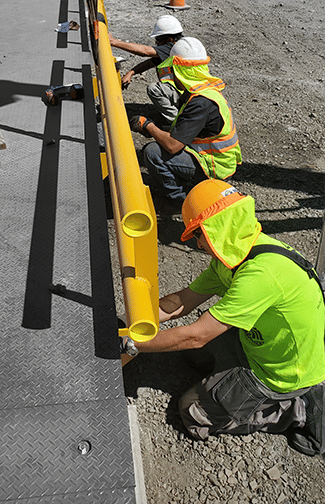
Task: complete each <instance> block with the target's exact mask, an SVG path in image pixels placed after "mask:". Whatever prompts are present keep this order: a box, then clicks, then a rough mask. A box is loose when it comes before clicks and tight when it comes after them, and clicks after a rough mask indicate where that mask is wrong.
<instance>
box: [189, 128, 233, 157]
mask: <svg viewBox="0 0 325 504" xmlns="http://www.w3.org/2000/svg"><path fill="white" fill-rule="evenodd" d="M190 145H191V147H192V148H193V149H195V150H196V151H197V152H199V153H200V154H212V153H213V152H227V151H228V150H230V149H232V147H235V145H238V136H237V132H236V126H235V127H234V128H233V130H232V132H231V134H230V135H226V136H222V137H208V138H195V139H194V140H193V142H192V143H191V144H190Z"/></svg>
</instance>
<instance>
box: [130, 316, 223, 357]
mask: <svg viewBox="0 0 325 504" xmlns="http://www.w3.org/2000/svg"><path fill="white" fill-rule="evenodd" d="M230 327H231V325H228V324H224V323H222V322H219V320H217V319H215V318H214V317H213V316H212V315H211V314H210V313H209V312H205V313H203V315H201V317H200V318H199V319H198V320H197V321H196V322H193V324H190V325H187V326H178V327H172V328H170V329H165V330H164V331H159V332H158V333H157V335H156V336H155V337H154V338H153V339H152V340H150V341H147V342H143V343H138V342H136V343H135V346H136V347H137V348H138V350H139V351H140V352H144V353H149V352H176V351H180V350H191V349H194V348H202V347H203V346H204V345H206V344H207V343H208V342H209V341H211V340H213V339H214V338H216V337H217V336H219V335H220V334H222V333H224V332H225V331H227V329H230Z"/></svg>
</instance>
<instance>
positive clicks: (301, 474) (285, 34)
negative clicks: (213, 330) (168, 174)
mask: <svg viewBox="0 0 325 504" xmlns="http://www.w3.org/2000/svg"><path fill="white" fill-rule="evenodd" d="M167 3H168V2H166V3H164V2H160V1H153V0H128V2H120V1H117V0H110V1H108V0H107V1H106V10H107V14H108V18H109V20H111V21H110V22H109V29H110V31H112V32H113V34H114V35H115V36H116V37H117V38H120V39H122V40H129V41H133V42H139V43H146V44H151V43H152V39H150V38H149V37H148V34H149V33H150V32H151V30H152V27H153V25H154V23H155V21H156V19H157V18H158V16H160V15H163V14H166V13H167V14H174V15H175V16H176V17H177V18H178V19H179V20H180V22H181V23H182V25H183V27H184V33H185V35H189V36H194V37H197V38H199V39H200V40H201V41H202V42H203V44H204V45H205V47H206V49H207V52H208V54H209V55H210V56H211V63H210V65H209V67H210V71H211V73H212V74H214V75H216V76H218V77H221V78H222V79H223V80H224V81H225V83H226V88H225V91H224V94H225V97H226V98H227V100H228V101H229V103H230V104H231V106H232V109H233V113H234V117H235V121H236V124H237V131H238V136H239V141H240V144H241V147H242V154H243V165H242V166H241V167H239V168H238V171H237V173H236V175H235V177H234V179H235V180H234V185H236V187H238V188H239V189H240V190H241V191H242V192H244V193H246V194H251V195H252V196H253V197H254V198H255V199H256V211H257V216H258V219H259V220H260V222H261V223H262V225H263V230H264V232H266V233H268V234H270V235H272V236H274V237H276V238H278V239H280V240H283V241H285V242H287V243H289V244H290V245H292V246H294V247H295V248H297V250H299V251H300V252H302V253H304V254H305V255H306V257H307V258H308V259H309V260H311V261H312V262H314V263H315V261H316V256H317V248H318V243H319V238H320V231H321V226H322V215H323V209H324V164H325V163H324V161H325V145H324V101H323V99H324V73H323V68H324V52H323V50H324V40H323V35H324V4H323V3H322V2H321V1H320V0H308V1H307V0H306V1H305V0H283V1H281V2H278V1H272V0H255V1H254V2H253V1H251V0H245V1H244V0H236V1H233V0H229V1H225V0H220V1H218V2H216V1H215V0H211V1H210V2H208V1H207V0H196V1H194V0H187V2H186V3H187V5H189V6H190V9H188V10H185V11H177V12H175V13H174V12H173V11H169V10H167V9H166V8H165V5H166V4H167ZM113 54H114V55H115V56H123V57H124V58H125V59H126V61H125V62H124V63H123V65H122V70H121V73H125V72H126V71H127V70H129V69H130V68H132V66H134V65H135V64H136V63H138V62H139V61H142V59H141V58H138V57H136V56H133V55H131V54H128V53H125V52H123V51H119V50H117V49H114V50H113ZM155 79H156V76H155V72H154V70H150V71H149V72H147V73H146V74H144V75H143V76H137V77H135V78H133V80H132V83H131V85H130V86H129V88H128V89H127V90H125V91H123V97H124V101H125V104H126V108H127V112H128V114H129V116H132V115H134V114H136V113H142V114H144V115H147V116H150V117H152V118H154V110H153V108H152V106H151V104H150V101H149V99H148V98H147V95H146V85H147V84H148V83H149V82H151V81H154V80H155ZM133 139H134V144H135V147H136V150H137V153H138V157H139V162H140V166H141V171H142V173H143V179H144V181H145V183H146V184H148V185H150V184H151V181H150V179H149V177H148V174H147V172H146V169H145V167H144V166H143V159H142V154H141V149H142V147H143V145H145V143H146V142H147V140H145V139H144V138H143V137H142V136H141V135H139V134H137V133H133ZM108 227H109V231H110V242H111V249H112V263H113V269H114V275H115V279H114V281H115V286H116V293H117V295H116V304H117V310H118V312H120V313H121V312H123V299H122V294H121V286H120V279H119V265H118V257H117V251H116V243H115V237H114V224H113V221H108ZM182 230H183V224H182V222H181V221H180V220H178V219H177V218H173V219H172V218H169V219H163V220H159V221H158V251H159V282H160V286H159V287H160V293H161V295H164V294H167V293H168V292H171V291H174V290H177V289H180V288H182V287H184V286H186V285H187V284H188V283H189V282H190V281H191V280H192V279H194V278H195V277H196V276H197V275H198V274H199V273H200V272H201V271H202V270H203V269H204V268H205V267H206V266H207V265H208V263H209V257H208V256H207V255H206V254H205V253H203V252H201V251H199V250H198V249H197V248H196V244H195V242H194V240H191V241H189V242H186V245H185V244H183V243H181V241H180V234H181V232H182ZM195 317H196V313H193V314H191V315H189V316H187V317H184V319H182V320H181V321H180V322H178V323H181V324H183V323H187V322H191V321H193V320H194V319H195ZM176 323H177V322H174V324H176ZM200 378H201V377H200V375H199V374H197V372H196V371H194V370H193V369H191V368H189V367H188V366H187V364H186V363H185V362H184V361H183V359H182V355H181V353H174V354H160V355H159V354H153V355H150V356H149V355H140V356H139V357H137V358H136V359H134V360H133V361H132V362H131V363H129V364H128V365H127V366H125V368H124V379H125V389H126V394H127V396H128V398H129V401H130V402H131V403H133V404H135V405H136V408H137V413H138V420H139V425H140V436H141V448H142V456H143V464H144V473H145V482H146V491H147V500H148V504H201V503H202V504H226V503H227V504H242V503H245V504H246V503H251V504H262V503H268V504H289V503H290V504H291V503H292V504H293V503H294V504H298V503H299V504H307V503H308V504H309V503H310V504H311V503H312V504H323V503H325V487H324V476H325V472H324V462H323V461H322V460H321V459H320V458H317V457H316V458H309V457H306V456H304V455H301V454H299V453H296V452H294V451H293V450H292V449H290V448H289V447H288V446H287V443H286V440H285V438H284V437H283V436H271V435H266V434H259V433H257V434H254V435H249V436H236V437H232V436H227V435H221V436H218V437H210V438H209V439H208V441H206V442H197V441H194V440H193V439H191V438H190V437H189V436H188V435H187V434H186V432H185V431H184V429H183V427H182V424H181V421H180V417H179V415H178V410H177V403H178V399H179V397H180V396H181V395H182V393H184V391H185V390H186V389H187V388H189V387H190V386H191V385H192V384H194V383H195V382H196V381H198V380H199V379H200ZM140 504H144V503H140Z"/></svg>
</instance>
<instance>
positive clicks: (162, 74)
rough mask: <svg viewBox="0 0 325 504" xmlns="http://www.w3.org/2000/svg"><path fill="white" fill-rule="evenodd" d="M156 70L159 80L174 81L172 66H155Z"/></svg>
mask: <svg viewBox="0 0 325 504" xmlns="http://www.w3.org/2000/svg"><path fill="white" fill-rule="evenodd" d="M157 72H158V77H159V80H161V81H167V80H170V81H174V76H173V73H172V67H170V66H166V67H160V68H159V67H157Z"/></svg>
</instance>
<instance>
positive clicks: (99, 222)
mask: <svg viewBox="0 0 325 504" xmlns="http://www.w3.org/2000/svg"><path fill="white" fill-rule="evenodd" d="M84 10H85V6H84V3H83V0H61V1H60V0H55V1H53V2H47V3H46V7H45V6H44V5H43V4H42V3H40V2H39V1H38V0H11V1H10V2H4V3H3V5H2V6H1V18H0V27H1V34H2V37H1V38H2V55H1V56H0V130H1V131H2V133H3V135H4V137H5V141H6V144H7V149H6V150H2V151H0V199H1V212H0V221H1V241H0V278H1V291H0V303H1V310H0V333H1V338H0V355H1V357H0V358H1V363H0V384H1V386H0V403H1V408H2V409H1V411H0V429H1V432H2V439H3V450H2V451H1V454H0V472H1V476H0V502H7V501H10V502H17V503H21V504H32V503H40V504H50V503H51V504H58V503H65V504H70V503H71V504H72V503H75V502H78V503H79V502H83V503H85V504H88V503H89V504H90V503H96V502H100V503H101V504H106V503H107V504H108V503H109V504H134V502H135V494H134V486H135V482H134V473H133V465H132V454H131V443H130V432H129V423H128V414H127V405H126V399H125V397H124V388H123V380H122V369H121V362H120V359H119V351H118V341H117V340H118V338H117V322H116V313H115V305H114V295H113V291H112V288H113V287H112V279H111V271H110V256H109V247H108V237H107V222H106V208H105V201H104V191H103V184H102V180H101V169H100V162H99V147H98V139H97V128H96V118H95V109H94V100H93V95H92V84H91V66H92V65H93V61H92V58H91V53H90V52H89V42H88V37H87V31H86V19H85V16H84ZM13 12H14V13H15V27H17V26H19V28H17V29H16V28H15V29H13V24H12V19H13V18H12V16H13V14H12V13H13ZM70 20H75V21H77V22H78V23H79V24H80V26H81V28H80V30H79V31H77V32H74V31H70V32H68V34H67V35H63V34H57V33H56V32H55V28H56V26H57V24H58V22H60V21H70ZM72 82H75V83H80V84H83V86H84V89H85V99H83V100H81V101H77V100H75V101H72V100H71V101H63V102H62V103H61V105H60V106H58V107H46V106H45V104H44V103H43V102H42V101H41V96H42V94H43V92H44V90H45V89H46V88H47V87H49V86H50V85H61V84H69V83H72ZM51 284H54V285H56V284H62V285H64V286H65V291H64V292H62V291H57V292H56V293H54V292H53V289H52V290H51V289H50V286H51ZM81 439H89V440H90V442H91V446H92V449H91V451H90V452H89V454H88V455H85V456H83V455H81V454H80V453H79V452H78V450H77V446H78V442H79V441H80V440H81Z"/></svg>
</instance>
